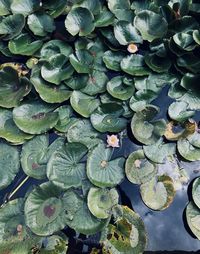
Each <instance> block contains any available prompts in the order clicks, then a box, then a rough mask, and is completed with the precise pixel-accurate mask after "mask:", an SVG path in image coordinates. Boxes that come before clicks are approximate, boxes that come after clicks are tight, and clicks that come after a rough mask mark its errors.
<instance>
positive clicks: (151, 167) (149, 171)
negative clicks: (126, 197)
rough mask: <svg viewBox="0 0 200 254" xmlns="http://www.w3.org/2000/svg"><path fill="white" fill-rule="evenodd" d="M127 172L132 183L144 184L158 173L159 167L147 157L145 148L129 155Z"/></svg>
mask: <svg viewBox="0 0 200 254" xmlns="http://www.w3.org/2000/svg"><path fill="white" fill-rule="evenodd" d="M125 172H126V177H127V178H128V180H129V181H130V182H131V183H135V184H142V183H146V182H148V181H149V180H151V178H153V177H154V176H155V175H156V173H157V168H156V165H155V164H153V163H152V162H150V161H149V160H148V159H147V158H146V157H145V154H144V152H143V150H137V151H135V152H133V153H131V154H130V155H129V156H128V158H127V160H126V165H125Z"/></svg>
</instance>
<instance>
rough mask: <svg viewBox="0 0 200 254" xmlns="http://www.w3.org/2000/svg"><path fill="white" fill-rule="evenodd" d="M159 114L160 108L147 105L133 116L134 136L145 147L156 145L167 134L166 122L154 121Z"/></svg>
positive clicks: (161, 120)
mask: <svg viewBox="0 0 200 254" xmlns="http://www.w3.org/2000/svg"><path fill="white" fill-rule="evenodd" d="M158 112H159V108H158V107H156V106H153V105H147V106H146V107H145V108H143V109H142V110H140V111H138V112H136V113H135V115H134V116H133V118H132V122H131V129H132V133H133V135H134V136H135V138H136V139H137V140H138V141H139V142H141V143H143V144H145V145H151V144H154V143H156V142H157V141H158V140H159V139H160V137H161V136H163V134H164V133H165V130H166V122H165V120H164V119H158V120H154V118H155V117H156V115H157V114H158Z"/></svg>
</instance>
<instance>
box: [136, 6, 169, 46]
mask: <svg viewBox="0 0 200 254" xmlns="http://www.w3.org/2000/svg"><path fill="white" fill-rule="evenodd" d="M134 25H135V27H136V28H137V29H138V30H139V31H140V33H141V35H142V38H143V39H144V40H147V41H149V42H151V41H153V40H154V39H157V38H163V37H164V36H165V34H166V32H167V27H168V24H167V21H166V20H165V19H164V18H163V17H162V16H161V15H159V14H157V13H155V12H153V11H149V10H144V11H141V12H138V13H137V15H136V17H135V19H134Z"/></svg>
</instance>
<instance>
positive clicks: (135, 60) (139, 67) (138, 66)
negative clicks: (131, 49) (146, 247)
mask: <svg viewBox="0 0 200 254" xmlns="http://www.w3.org/2000/svg"><path fill="white" fill-rule="evenodd" d="M121 69H122V70H123V71H124V72H126V73H128V74H130V75H133V76H146V75H148V74H150V69H149V68H148V67H147V66H146V65H145V61H144V56H142V55H139V54H138V55H136V54H132V55H131V56H126V57H125V58H123V59H122V61H121Z"/></svg>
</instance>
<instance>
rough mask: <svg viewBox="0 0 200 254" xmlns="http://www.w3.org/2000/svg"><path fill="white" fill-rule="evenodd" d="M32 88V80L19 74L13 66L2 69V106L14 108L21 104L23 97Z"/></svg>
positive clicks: (0, 97)
mask: <svg viewBox="0 0 200 254" xmlns="http://www.w3.org/2000/svg"><path fill="white" fill-rule="evenodd" d="M30 90H31V83H30V81H29V80H28V79H27V78H25V77H22V78H20V77H19V76H18V73H17V71H16V70H14V69H13V68H12V67H9V66H8V67H4V68H3V69H2V70H0V106H1V107H4V108H13V107H16V106H18V105H19V103H20V101H22V100H23V97H24V96H26V95H27V94H28V93H29V92H30Z"/></svg>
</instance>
